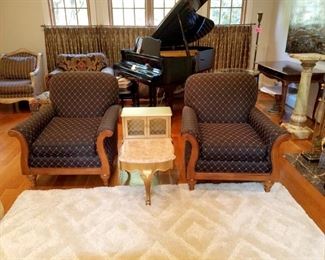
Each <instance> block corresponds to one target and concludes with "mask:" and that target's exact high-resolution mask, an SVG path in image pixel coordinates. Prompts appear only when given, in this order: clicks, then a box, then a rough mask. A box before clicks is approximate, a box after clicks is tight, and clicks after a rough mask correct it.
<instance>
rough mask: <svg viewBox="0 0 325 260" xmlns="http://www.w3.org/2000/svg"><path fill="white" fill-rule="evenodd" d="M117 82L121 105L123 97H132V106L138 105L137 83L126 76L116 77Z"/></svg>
mask: <svg viewBox="0 0 325 260" xmlns="http://www.w3.org/2000/svg"><path fill="white" fill-rule="evenodd" d="M118 83H119V99H120V101H121V105H122V107H124V101H125V99H132V106H134V107H138V106H139V105H140V101H139V86H138V83H137V82H136V81H134V80H129V79H126V78H120V79H118Z"/></svg>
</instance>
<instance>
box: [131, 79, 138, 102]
mask: <svg viewBox="0 0 325 260" xmlns="http://www.w3.org/2000/svg"><path fill="white" fill-rule="evenodd" d="M131 82H132V85H131V93H132V106H133V107H139V106H140V100H139V84H138V82H137V81H136V80H134V79H132V80H131Z"/></svg>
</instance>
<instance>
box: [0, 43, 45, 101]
mask: <svg viewBox="0 0 325 260" xmlns="http://www.w3.org/2000/svg"><path fill="white" fill-rule="evenodd" d="M43 87H44V73H43V64H42V54H41V53H34V52H31V51H29V50H26V49H19V50H17V51H14V52H10V53H6V54H2V55H1V56H0V103H3V104H11V103H16V102H19V101H23V100H26V101H29V100H31V99H33V97H35V96H37V95H38V94H40V93H41V92H42V91H43Z"/></svg>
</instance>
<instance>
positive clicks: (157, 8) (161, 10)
mask: <svg viewBox="0 0 325 260" xmlns="http://www.w3.org/2000/svg"><path fill="white" fill-rule="evenodd" d="M176 2H177V0H165V1H161V0H154V1H153V21H154V22H153V24H154V25H158V24H159V23H160V22H161V21H162V19H164V17H165V16H166V15H167V14H168V12H169V11H170V10H171V9H172V8H173V6H174V5H175V3H176Z"/></svg>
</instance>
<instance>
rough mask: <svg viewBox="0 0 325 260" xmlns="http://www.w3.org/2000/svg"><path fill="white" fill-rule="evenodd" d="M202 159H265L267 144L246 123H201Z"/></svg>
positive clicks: (200, 142)
mask: <svg viewBox="0 0 325 260" xmlns="http://www.w3.org/2000/svg"><path fill="white" fill-rule="evenodd" d="M199 132H200V136H199V145H200V159H202V160H214V161H265V160H267V158H266V155H267V145H266V144H264V143H263V141H262V140H261V138H260V137H259V136H258V134H257V133H256V132H255V130H254V129H253V128H252V127H251V126H250V125H249V124H246V123H227V124H226V123H224V124H213V123H200V124H199Z"/></svg>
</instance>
